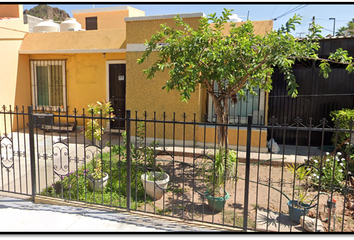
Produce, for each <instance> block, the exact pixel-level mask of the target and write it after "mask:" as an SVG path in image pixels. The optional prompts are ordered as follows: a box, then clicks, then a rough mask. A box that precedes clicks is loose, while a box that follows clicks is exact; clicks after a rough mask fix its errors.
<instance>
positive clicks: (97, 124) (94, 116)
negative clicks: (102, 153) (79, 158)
mask: <svg viewBox="0 0 354 240" xmlns="http://www.w3.org/2000/svg"><path fill="white" fill-rule="evenodd" d="M87 112H88V113H89V115H90V116H91V118H90V119H89V120H88V121H87V122H86V127H85V137H86V138H88V139H90V141H93V140H95V141H96V142H95V144H96V146H98V147H99V145H100V144H99V142H100V141H101V139H102V134H103V133H104V125H105V124H106V122H107V121H108V119H111V118H113V117H114V115H113V113H112V112H113V108H112V107H111V103H110V102H107V101H97V102H96V103H91V104H89V105H88V110H87ZM92 165H93V172H92V173H89V174H88V180H89V181H88V183H89V189H91V190H92V191H102V190H103V189H104V187H105V186H106V184H107V180H108V177H109V176H108V173H105V172H103V171H102V160H101V159H100V158H98V157H97V156H96V161H95V159H93V161H92Z"/></svg>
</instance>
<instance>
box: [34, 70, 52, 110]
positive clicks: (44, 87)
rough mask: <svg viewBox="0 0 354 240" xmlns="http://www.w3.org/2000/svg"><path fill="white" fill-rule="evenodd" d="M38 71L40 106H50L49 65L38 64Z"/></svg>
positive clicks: (38, 98)
mask: <svg viewBox="0 0 354 240" xmlns="http://www.w3.org/2000/svg"><path fill="white" fill-rule="evenodd" d="M36 72H37V100H38V105H39V106H49V94H48V67H47V66H36Z"/></svg>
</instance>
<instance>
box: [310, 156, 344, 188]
mask: <svg viewBox="0 0 354 240" xmlns="http://www.w3.org/2000/svg"><path fill="white" fill-rule="evenodd" d="M341 157H342V154H341V153H340V152H338V153H337V155H336V156H334V155H330V154H329V153H326V156H325V157H323V158H322V164H321V157H320V156H314V157H312V158H311V159H310V162H309V163H310V165H313V166H315V167H316V168H317V169H318V170H317V169H315V168H313V170H312V176H311V178H310V181H311V183H312V184H313V185H314V186H317V187H318V186H319V180H320V174H321V189H323V190H327V191H328V190H331V186H332V185H333V188H334V189H335V188H342V187H343V186H344V182H343V181H344V180H345V173H346V161H345V159H344V158H341ZM333 171H334V176H333ZM332 178H333V179H332Z"/></svg>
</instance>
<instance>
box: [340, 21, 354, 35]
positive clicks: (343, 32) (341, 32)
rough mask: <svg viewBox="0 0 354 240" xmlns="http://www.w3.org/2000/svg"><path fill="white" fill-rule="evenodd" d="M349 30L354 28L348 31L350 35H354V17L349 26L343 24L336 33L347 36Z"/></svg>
mask: <svg viewBox="0 0 354 240" xmlns="http://www.w3.org/2000/svg"><path fill="white" fill-rule="evenodd" d="M347 30H353V31H350V32H348V35H350V36H353V35H354V18H353V19H352V20H351V21H349V22H348V23H347V26H343V27H341V28H339V29H338V31H337V32H336V35H337V36H345V32H346V31H347Z"/></svg>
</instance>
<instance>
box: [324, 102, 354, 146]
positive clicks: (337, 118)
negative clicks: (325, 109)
mask: <svg viewBox="0 0 354 240" xmlns="http://www.w3.org/2000/svg"><path fill="white" fill-rule="evenodd" d="M330 116H331V117H332V121H333V123H334V126H335V127H336V128H338V129H349V130H350V129H352V128H353V127H354V126H353V122H352V121H353V118H354V109H342V110H336V111H332V112H331V113H330ZM336 136H338V137H337V138H336ZM348 138H350V132H349V131H348V132H338V133H334V134H333V136H332V143H333V146H335V147H336V148H337V147H339V146H340V145H341V144H342V143H344V142H345V141H346V140H347V139H348ZM353 144H354V143H353ZM346 146H348V145H347V144H343V145H342V146H341V147H340V148H339V149H338V150H339V151H343V152H344V151H345V150H346Z"/></svg>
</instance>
